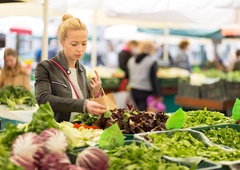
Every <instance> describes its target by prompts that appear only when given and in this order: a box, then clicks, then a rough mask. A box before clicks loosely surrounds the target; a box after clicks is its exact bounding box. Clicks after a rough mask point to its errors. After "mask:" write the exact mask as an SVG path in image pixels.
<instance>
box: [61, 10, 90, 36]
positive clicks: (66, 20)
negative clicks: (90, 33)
mask: <svg viewBox="0 0 240 170" xmlns="http://www.w3.org/2000/svg"><path fill="white" fill-rule="evenodd" d="M69 30H86V31H87V27H86V25H85V24H84V23H83V22H81V20H80V19H79V18H74V17H73V16H72V15H70V14H65V15H63V17H62V23H61V24H60V25H59V27H58V37H59V39H60V40H65V38H66V37H67V31H69Z"/></svg>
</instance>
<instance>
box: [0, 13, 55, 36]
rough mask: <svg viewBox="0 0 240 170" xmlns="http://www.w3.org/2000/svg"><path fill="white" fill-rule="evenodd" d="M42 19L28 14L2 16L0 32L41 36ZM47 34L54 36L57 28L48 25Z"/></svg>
mask: <svg viewBox="0 0 240 170" xmlns="http://www.w3.org/2000/svg"><path fill="white" fill-rule="evenodd" d="M43 25H44V23H43V20H42V19H39V18H36V17H30V16H15V17H4V18H1V19H0V33H4V34H7V33H10V32H15V33H17V34H29V35H33V36H37V37H41V36H42V34H43ZM47 31H48V36H49V37H55V36H56V34H57V29H56V28H55V27H54V26H53V25H48V30H47Z"/></svg>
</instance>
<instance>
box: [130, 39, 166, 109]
mask: <svg viewBox="0 0 240 170" xmlns="http://www.w3.org/2000/svg"><path fill="white" fill-rule="evenodd" d="M154 53H155V46H154V44H153V43H152V42H148V41H142V42H139V45H138V54H137V55H136V56H134V57H131V58H130V59H129V60H128V63H127V71H126V78H128V81H129V85H130V88H131V95H132V98H133V100H134V103H135V104H136V106H137V109H138V110H141V111H143V110H145V111H146V110H147V107H148V106H147V98H148V97H149V96H154V98H155V100H159V101H162V95H161V92H160V84H159V82H158V78H157V70H158V65H157V62H156V60H154V58H153V55H154Z"/></svg>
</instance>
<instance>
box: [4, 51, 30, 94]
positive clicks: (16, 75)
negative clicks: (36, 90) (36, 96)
mask: <svg viewBox="0 0 240 170" xmlns="http://www.w3.org/2000/svg"><path fill="white" fill-rule="evenodd" d="M3 57H4V67H3V68H2V71H1V75H0V88H2V87H3V86H8V85H13V86H18V85H20V86H23V87H24V88H25V89H27V90H31V87H30V74H29V71H28V69H27V68H26V67H24V66H22V65H21V64H20V62H19V60H18V55H17V53H16V51H15V50H13V49H11V48H6V49H5V51H4V56H3Z"/></svg>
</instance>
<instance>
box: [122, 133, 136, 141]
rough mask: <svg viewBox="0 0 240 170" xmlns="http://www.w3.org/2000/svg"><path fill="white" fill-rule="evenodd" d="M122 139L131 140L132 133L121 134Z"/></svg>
mask: <svg viewBox="0 0 240 170" xmlns="http://www.w3.org/2000/svg"><path fill="white" fill-rule="evenodd" d="M123 136H124V140H133V136H134V134H123Z"/></svg>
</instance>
